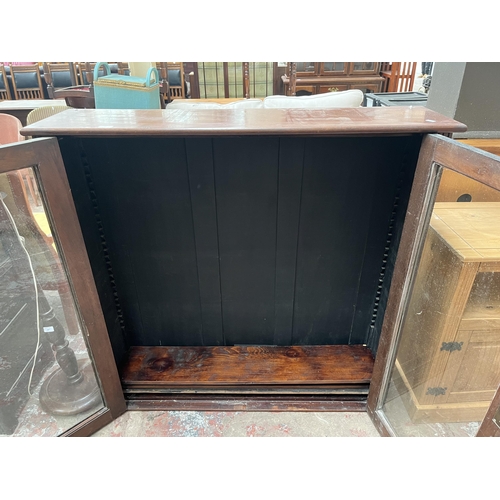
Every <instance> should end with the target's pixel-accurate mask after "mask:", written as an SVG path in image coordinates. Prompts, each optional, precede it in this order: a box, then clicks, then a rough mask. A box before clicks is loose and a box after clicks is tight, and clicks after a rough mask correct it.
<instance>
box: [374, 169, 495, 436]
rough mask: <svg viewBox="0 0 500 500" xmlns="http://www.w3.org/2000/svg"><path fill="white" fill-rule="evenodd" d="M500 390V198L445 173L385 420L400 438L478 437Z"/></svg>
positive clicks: (401, 335) (463, 178) (408, 307)
mask: <svg viewBox="0 0 500 500" xmlns="http://www.w3.org/2000/svg"><path fill="white" fill-rule="evenodd" d="M499 384H500V191H497V190H495V189H493V188H491V187H488V186H486V185H484V184H481V183H479V182H477V181H475V180H472V179H470V178H468V177H466V176H464V175H462V174H458V173H456V172H454V171H452V170H450V169H446V168H444V169H442V175H441V179H440V182H439V187H438V189H437V194H436V199H435V202H434V204H433V210H432V213H431V214H430V222H429V224H428V227H427V229H426V232H425V239H424V244H423V247H422V252H421V256H420V262H419V264H418V267H417V270H416V273H415V275H414V278H413V284H412V290H411V293H410V295H409V299H408V301H407V303H406V307H405V313H404V317H403V320H402V326H401V329H400V332H399V344H398V347H397V351H396V356H395V363H394V367H393V369H392V372H391V376H390V382H389V385H388V389H387V393H386V395H385V400H384V404H383V407H382V412H383V414H384V415H385V418H386V419H387V421H388V422H389V424H390V426H391V428H392V429H393V431H394V432H395V434H396V435H397V436H475V435H476V433H477V431H478V429H479V426H480V424H481V421H482V420H483V418H484V417H485V415H486V412H487V410H488V408H489V407H490V404H491V402H492V399H493V397H494V395H495V392H496V390H497V388H498V386H499Z"/></svg>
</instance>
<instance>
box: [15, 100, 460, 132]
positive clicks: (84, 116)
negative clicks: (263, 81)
mask: <svg viewBox="0 0 500 500" xmlns="http://www.w3.org/2000/svg"><path fill="white" fill-rule="evenodd" d="M466 129H467V127H466V126H465V125H464V124H462V123H459V122H457V121H455V120H453V119H451V118H447V117H445V116H443V115H440V114H439V113H436V112H434V111H431V110H429V109H426V108H424V107H422V106H416V107H411V106H409V107H404V106H401V107H399V106H398V107H371V108H339V109H330V110H320V109H314V110H307V109H222V110H219V109H203V110H196V109H182V110H181V109H170V110H169V109H168V106H167V109H163V110H161V109H158V110H156V109H154V110H133V109H70V110H67V111H63V112H62V113H58V114H57V115H54V116H51V117H49V118H46V119H45V120H41V121H38V122H36V123H33V124H32V125H30V126H28V127H25V128H23V129H22V130H21V134H23V135H31V136H33V137H35V136H54V135H55V136H68V135H69V136H74V135H77V136H88V137H92V136H94V137H95V136H99V137H117V136H123V135H128V136H149V137H151V136H166V137H169V136H234V135H282V136H283V135H298V136H336V135H365V134H366V135H388V134H412V133H435V132H464V131H465V130H466Z"/></svg>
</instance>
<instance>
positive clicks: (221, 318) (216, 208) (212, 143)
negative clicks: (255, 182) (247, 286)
mask: <svg viewBox="0 0 500 500" xmlns="http://www.w3.org/2000/svg"><path fill="white" fill-rule="evenodd" d="M210 143H211V145H212V173H213V176H214V198H215V230H216V232H217V260H218V263H219V294H220V320H221V329H222V345H226V333H225V329H224V305H223V303H222V276H221V274H222V269H221V265H220V241H219V209H218V200H217V176H216V175H215V151H214V150H215V147H214V140H213V139H210Z"/></svg>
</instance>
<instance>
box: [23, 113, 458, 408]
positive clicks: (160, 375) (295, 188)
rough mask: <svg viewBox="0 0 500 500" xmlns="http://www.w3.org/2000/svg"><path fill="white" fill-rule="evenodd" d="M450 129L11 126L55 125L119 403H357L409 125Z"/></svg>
mask: <svg viewBox="0 0 500 500" xmlns="http://www.w3.org/2000/svg"><path fill="white" fill-rule="evenodd" d="M465 128H466V127H465V126H464V125H463V124H460V123H458V122H456V121H454V120H451V119H448V118H446V117H444V116H442V115H439V114H437V113H435V112H433V111H430V110H428V109H426V108H423V107H418V108H411V107H408V108H405V107H398V108H357V109H338V110H311V111H309V110H263V109H262V110H261V109H258V110H224V111H219V110H199V111H193V110H188V111H184V110H169V109H168V108H167V109H166V110H85V109H75V110H68V111H65V112H63V113H60V114H58V115H56V116H53V117H50V118H48V119H46V120H43V121H40V122H37V123H35V124H33V125H30V126H28V127H26V128H24V129H23V131H22V133H23V134H25V135H29V136H32V137H56V138H57V140H58V143H59V148H60V152H61V156H62V162H63V164H64V166H65V170H66V175H67V178H68V182H69V186H70V187H71V195H72V199H73V202H74V205H75V208H76V213H77V214H78V221H79V225H80V227H81V231H82V234H83V240H84V242H85V248H86V251H87V254H88V258H89V261H90V266H91V269H92V274H93V278H94V281H95V286H96V290H97V294H98V297H99V301H100V304H101V308H102V313H103V316H104V319H105V322H106V326H107V338H108V339H109V342H110V344H111V346H112V352H113V358H114V359H113V363H114V364H115V366H116V367H117V369H118V372H119V374H120V379H121V385H122V391H123V395H124V397H125V400H126V402H127V406H128V408H129V409H139V410H141V409H227V410H231V409H233V410H245V409H246V410H266V411H270V410H281V411H283V410H301V411H304V410H312V411H322V410H325V411H365V410H366V408H367V397H368V393H369V389H370V383H371V382H372V372H373V366H374V363H375V362H376V360H377V353H378V351H379V343H380V333H381V330H382V325H383V322H384V315H385V311H386V307H387V299H388V296H389V290H390V286H391V282H392V281H393V278H394V276H393V275H394V269H395V268H394V266H395V262H396V257H397V255H398V249H399V243H400V239H401V234H402V231H403V226H404V221H405V218H406V215H407V209H408V202H409V199H410V194H411V191H412V185H413V182H414V176H415V171H416V167H417V163H418V160H419V154H420V149H421V145H422V141H423V139H424V138H425V137H426V136H427V135H429V134H451V133H453V132H461V131H464V130H465ZM433 137H436V140H437V141H439V140H441V139H440V138H439V137H438V136H433ZM442 140H445V139H442ZM382 352H385V351H384V349H382Z"/></svg>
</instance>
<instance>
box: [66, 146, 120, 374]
mask: <svg viewBox="0 0 500 500" xmlns="http://www.w3.org/2000/svg"><path fill="white" fill-rule="evenodd" d="M59 147H60V150H61V154H62V157H63V160H64V165H65V168H66V175H67V177H68V182H69V185H70V187H71V193H72V196H73V201H74V203H75V208H76V212H77V214H78V220H79V222H80V226H81V230H82V234H83V238H84V240H85V247H86V251H87V254H88V257H89V261H90V265H91V267H92V273H93V276H94V281H95V284H96V288H97V291H98V294H99V301H100V303H101V307H102V310H103V314H104V319H105V321H106V327H107V329H108V334H109V337H110V341H111V345H112V347H113V354H114V356H115V361H116V363H117V364H118V365H120V364H121V363H122V362H123V360H124V357H125V354H126V351H127V350H128V348H129V347H130V344H129V339H128V338H127V335H126V330H125V327H124V322H123V317H122V313H121V307H120V304H119V303H118V302H117V300H116V296H115V290H114V287H113V285H112V281H111V279H110V266H109V262H108V261H107V259H106V258H105V254H104V249H103V242H102V236H103V234H102V226H101V225H100V223H99V221H98V207H97V206H96V204H95V200H94V199H93V197H92V192H91V190H90V189H89V184H88V175H87V173H86V172H88V159H87V157H86V154H85V150H84V147H83V144H82V143H81V141H80V140H78V139H75V138H71V137H66V138H63V139H59Z"/></svg>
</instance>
